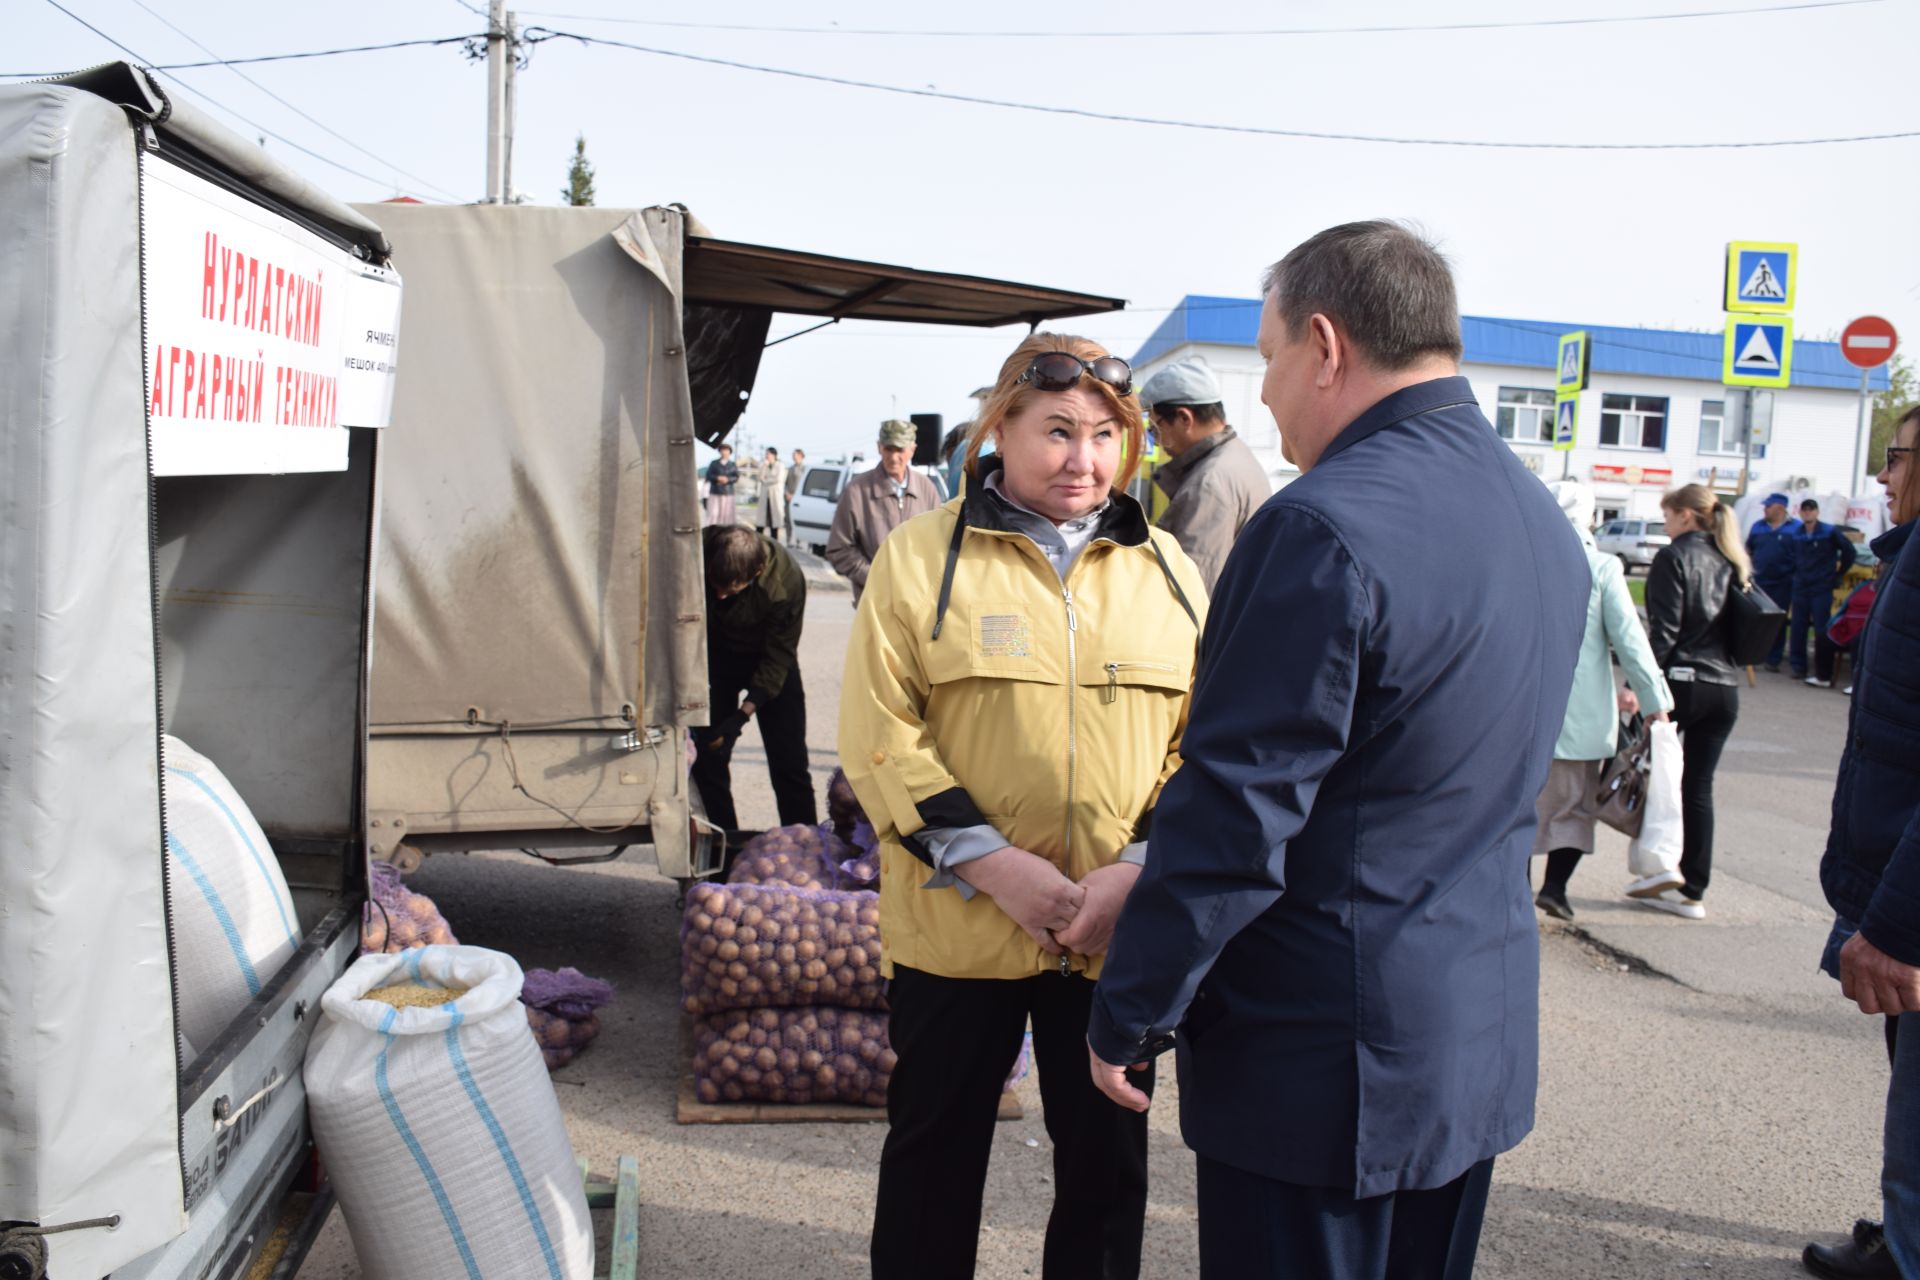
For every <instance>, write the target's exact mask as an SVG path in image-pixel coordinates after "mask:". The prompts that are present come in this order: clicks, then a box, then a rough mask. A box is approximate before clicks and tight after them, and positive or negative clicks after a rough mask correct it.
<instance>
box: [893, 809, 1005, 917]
mask: <svg viewBox="0 0 1920 1280" xmlns="http://www.w3.org/2000/svg"><path fill="white" fill-rule="evenodd" d="M913 838H914V839H916V840H918V841H919V842H920V843H921V844H922V845H923V846H924V847H925V848H926V851H927V853H928V854H929V855H930V856H931V857H932V858H933V875H932V876H931V877H929V878H928V880H927V882H926V883H925V884H923V885H921V886H920V887H921V888H922V889H958V890H959V891H960V897H961V898H962V899H964V900H967V901H971V900H972V898H973V895H974V894H976V893H978V892H979V890H978V889H975V888H974V887H973V886H972V885H970V884H968V883H967V882H966V881H965V880H962V879H961V878H960V877H958V876H956V875H954V874H953V869H954V868H955V867H957V866H959V865H960V864H961V863H963V862H972V861H973V860H974V859H975V858H984V857H986V856H987V855H988V854H990V853H998V852H999V851H1000V850H1002V849H1004V848H1006V847H1007V838H1006V837H1005V836H1003V835H1001V834H1000V833H999V832H998V831H996V830H995V829H994V828H993V827H991V826H988V825H987V824H985V823H982V824H981V825H979V826H977V827H922V828H920V829H919V830H918V831H916V832H914V833H913Z"/></svg>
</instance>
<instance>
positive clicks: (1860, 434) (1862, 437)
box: [1847, 369, 1873, 498]
mask: <svg viewBox="0 0 1920 1280" xmlns="http://www.w3.org/2000/svg"><path fill="white" fill-rule="evenodd" d="M1872 376H1873V370H1871V369H1862V370H1861V371H1860V425H1859V427H1858V428H1857V429H1856V430H1855V431H1854V433H1853V476H1852V478H1851V479H1849V480H1848V481H1847V496H1848V497H1849V498H1851V497H1853V496H1854V494H1856V493H1858V492H1860V487H1859V486H1860V469H1861V468H1862V467H1864V466H1865V465H1866V462H1865V458H1866V452H1867V433H1868V431H1869V429H1870V428H1871V427H1872V426H1873V393H1872V391H1871V390H1870V389H1869V387H1868V382H1867V379H1868V378H1870V377H1872Z"/></svg>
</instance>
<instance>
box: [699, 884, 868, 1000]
mask: <svg viewBox="0 0 1920 1280" xmlns="http://www.w3.org/2000/svg"><path fill="white" fill-rule="evenodd" d="M680 995H681V1007H682V1008H684V1009H685V1010H686V1011H687V1012H688V1013H690V1014H693V1015H695V1016H700V1015H703V1014H710V1013H719V1012H721V1011H723V1010H727V1009H758V1008H765V1007H778V1008H791V1007H795V1006H800V1005H841V1006H844V1007H847V1008H852V1009H884V1008H886V1007H887V997H886V984H885V982H884V981H883V980H882V979H881V977H880V895H879V894H877V893H871V892H867V891H854V892H846V893H842V892H838V891H834V890H807V889H795V888H793V887H791V886H789V885H755V884H701V885H695V886H694V888H693V890H692V891H691V892H690V893H688V894H687V911H686V916H685V917H684V919H683V920H682V923H681V930H680Z"/></svg>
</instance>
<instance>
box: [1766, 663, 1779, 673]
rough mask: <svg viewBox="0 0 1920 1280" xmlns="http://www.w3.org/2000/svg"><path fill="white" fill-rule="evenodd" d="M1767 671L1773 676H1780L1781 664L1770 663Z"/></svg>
mask: <svg viewBox="0 0 1920 1280" xmlns="http://www.w3.org/2000/svg"><path fill="white" fill-rule="evenodd" d="M1767 670H1769V671H1771V672H1773V674H1775V675H1779V674H1780V664H1779V663H1777V662H1769V663H1768V664H1767Z"/></svg>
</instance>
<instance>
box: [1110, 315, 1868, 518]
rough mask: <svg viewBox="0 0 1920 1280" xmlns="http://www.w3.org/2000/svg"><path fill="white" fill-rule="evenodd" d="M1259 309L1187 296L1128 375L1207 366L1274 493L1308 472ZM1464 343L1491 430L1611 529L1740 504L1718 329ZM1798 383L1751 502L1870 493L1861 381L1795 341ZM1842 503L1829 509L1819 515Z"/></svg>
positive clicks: (1757, 451)
mask: <svg viewBox="0 0 1920 1280" xmlns="http://www.w3.org/2000/svg"><path fill="white" fill-rule="evenodd" d="M1260 306H1261V304H1260V300H1259V299H1257V298H1223V297H1210V296H1206V295H1201V294H1190V295H1188V296H1187V297H1186V298H1183V299H1182V300H1181V302H1180V305H1179V306H1177V307H1175V308H1174V309H1173V310H1172V311H1171V312H1169V313H1168V314H1167V316H1166V318H1165V319H1164V320H1162V321H1161V322H1160V324H1159V326H1158V328H1156V329H1155V330H1154V333H1153V336H1152V337H1150V338H1148V339H1147V341H1146V342H1145V344H1144V345H1142V346H1141V348H1140V349H1139V350H1138V351H1137V352H1135V353H1134V356H1133V361H1132V363H1133V367H1134V370H1135V376H1136V381H1137V382H1141V383H1143V382H1145V381H1146V380H1147V378H1149V377H1151V376H1152V375H1153V373H1154V372H1155V371H1156V370H1158V369H1159V368H1161V367H1162V366H1164V365H1166V364H1168V363H1170V362H1172V361H1175V360H1181V359H1186V358H1188V357H1190V356H1200V357H1202V358H1204V359H1205V360H1206V361H1207V363H1208V364H1209V365H1211V366H1212V368H1213V371H1214V373H1215V375H1216V376H1217V377H1218V378H1219V380H1220V384H1221V389H1222V393H1223V394H1224V395H1225V396H1226V398H1227V418H1228V421H1229V422H1230V423H1231V424H1232V425H1233V426H1234V428H1235V429H1236V430H1238V431H1239V432H1240V434H1241V435H1242V437H1244V438H1245V439H1246V441H1247V443H1248V445H1249V446H1251V447H1252V448H1253V450H1254V452H1255V454H1256V455H1258V456H1259V457H1260V458H1261V459H1262V460H1263V461H1264V462H1266V463H1267V465H1268V471H1269V474H1270V476H1271V478H1272V479H1273V482H1274V485H1275V487H1276V488H1278V487H1280V486H1282V485H1284V484H1286V483H1287V482H1288V481H1289V480H1290V479H1292V478H1293V476H1295V475H1297V474H1298V473H1297V472H1296V471H1294V469H1293V468H1292V467H1291V465H1290V464H1288V463H1287V462H1286V460H1285V459H1284V458H1283V457H1281V455H1280V439H1279V432H1278V430H1277V429H1276V428H1275V427H1274V425H1273V419H1272V416H1271V415H1270V414H1268V412H1267V410H1266V407H1265V406H1264V405H1262V404H1261V403H1260V397H1259V387H1260V376H1261V372H1262V366H1261V361H1260V358H1259V355H1258V354H1257V353H1256V352H1255V350H1254V337H1255V334H1256V332H1257V331H1258V329H1259V324H1260ZM1577 329H1583V330H1585V331H1586V332H1587V333H1588V334H1589V335H1590V342H1591V347H1592V354H1591V365H1590V367H1591V371H1592V372H1591V378H1590V380H1589V385H1588V389H1587V391H1586V392H1585V393H1584V394H1583V395H1582V396H1581V400H1580V423H1579V431H1578V434H1577V437H1576V443H1575V447H1574V448H1573V449H1572V450H1570V451H1566V452H1564V453H1561V452H1555V451H1554V450H1553V448H1552V414H1553V386H1554V369H1555V364H1556V362H1557V360H1558V355H1559V342H1560V335H1562V334H1564V333H1570V332H1573V331H1574V330H1577ZM1460 336H1461V342H1462V346H1463V348H1464V352H1463V358H1462V362H1461V372H1462V373H1463V374H1464V375H1465V376H1466V377H1467V378H1468V379H1469V380H1470V381H1471V382H1472V383H1473V386H1474V390H1475V392H1476V394H1477V395H1478V396H1479V398H1480V402H1481V408H1482V409H1483V410H1484V411H1485V412H1486V415H1487V419H1488V421H1489V422H1492V423H1493V424H1494V427H1495V430H1497V431H1498V432H1499V433H1500V435H1501V437H1502V438H1503V439H1505V440H1506V441H1507V443H1508V444H1509V446H1510V447H1511V448H1512V449H1513V451H1514V453H1515V454H1517V455H1518V456H1519V457H1520V458H1521V460H1522V461H1524V462H1525V463H1526V464H1527V466H1528V467H1529V468H1530V469H1531V470H1533V471H1535V472H1536V473H1538V474H1539V475H1541V476H1542V477H1543V478H1546V479H1558V478H1560V477H1561V476H1562V475H1563V474H1565V475H1570V476H1574V477H1576V478H1579V479H1581V480H1585V481H1588V482H1589V483H1591V484H1592V485H1593V486H1594V490H1595V495H1596V497H1597V499H1598V505H1599V507H1600V509H1601V513H1602V515H1603V516H1604V517H1605V518H1608V519H1612V518H1614V517H1616V516H1651V515H1656V514H1657V513H1658V510H1659V499H1660V495H1661V494H1662V493H1663V492H1665V491H1666V490H1667V489H1670V488H1673V487H1676V486H1678V485H1682V484H1688V483H1691V482H1695V481H1698V482H1700V483H1702V484H1708V485H1711V486H1712V487H1714V488H1715V489H1717V490H1719V491H1721V492H1723V493H1726V494H1728V495H1730V496H1731V495H1736V494H1739V493H1740V492H1741V491H1742V489H1743V486H1742V471H1743V469H1744V468H1743V464H1744V463H1745V457H1744V451H1743V447H1744V442H1743V441H1742V440H1740V439H1739V432H1738V430H1737V428H1736V427H1735V425H1734V424H1731V423H1728V422H1727V420H1726V412H1725V410H1726V401H1727V395H1726V391H1727V389H1726V388H1725V387H1724V386H1723V385H1722V384H1721V381H1720V378H1721V368H1722V357H1723V354H1724V350H1723V344H1724V337H1723V335H1722V333H1721V332H1719V331H1718V330H1716V331H1713V332H1700V333H1694V332H1689V331H1685V330H1676V329H1640V328H1628V327H1624V326H1620V325H1595V324H1580V323H1578V322H1573V321H1566V322H1562V321H1554V320H1520V319H1509V318H1504V317H1498V316H1462V317H1461V318H1460ZM1791 374H1792V383H1791V385H1790V386H1788V387H1784V388H1781V389H1780V390H1778V391H1774V392H1771V393H1762V399H1763V400H1764V399H1766V398H1767V397H1769V396H1770V398H1771V410H1772V427H1771V432H1770V434H1769V437H1768V439H1767V442H1766V443H1764V444H1758V445H1756V446H1755V447H1754V450H1753V459H1752V465H1751V469H1750V470H1747V474H1746V477H1745V478H1746V484H1745V486H1744V487H1745V489H1747V490H1750V491H1752V490H1757V491H1759V492H1765V491H1767V490H1769V489H1774V488H1780V489H1786V490H1788V491H1789V492H1802V491H1804V492H1809V493H1813V494H1816V495H1847V494H1850V493H1861V492H1866V491H1868V490H1872V489H1874V488H1875V487H1874V486H1873V485H1872V484H1871V482H1870V481H1867V480H1866V479H1865V478H1864V477H1862V478H1861V479H1860V480H1858V481H1853V482H1850V480H1849V474H1848V473H1849V472H1851V470H1852V468H1853V454H1854V439H1855V433H1856V430H1857V425H1858V421H1859V412H1860V385H1861V383H1860V370H1858V369H1856V368H1855V367H1854V366H1852V365H1851V364H1848V363H1847V361H1846V360H1845V359H1844V358H1843V357H1842V356H1841V354H1840V344H1839V343H1837V342H1812V341H1806V340H1796V341H1795V342H1794V344H1793V362H1792V369H1791ZM1887 386H1888V378H1887V371H1886V369H1885V367H1884V366H1883V367H1882V368H1880V369H1876V370H1874V371H1873V373H1872V374H1871V375H1870V377H1869V380H1868V387H1869V389H1870V390H1871V391H1874V392H1879V391H1884V390H1886V389H1887ZM1868 465H1871V464H1868ZM1833 502H1834V499H1833V498H1829V499H1827V500H1826V501H1824V502H1823V509H1824V508H1825V507H1827V506H1831V505H1833ZM1836 515H1837V513H1836ZM1830 518H1834V517H1833V516H1830Z"/></svg>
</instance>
